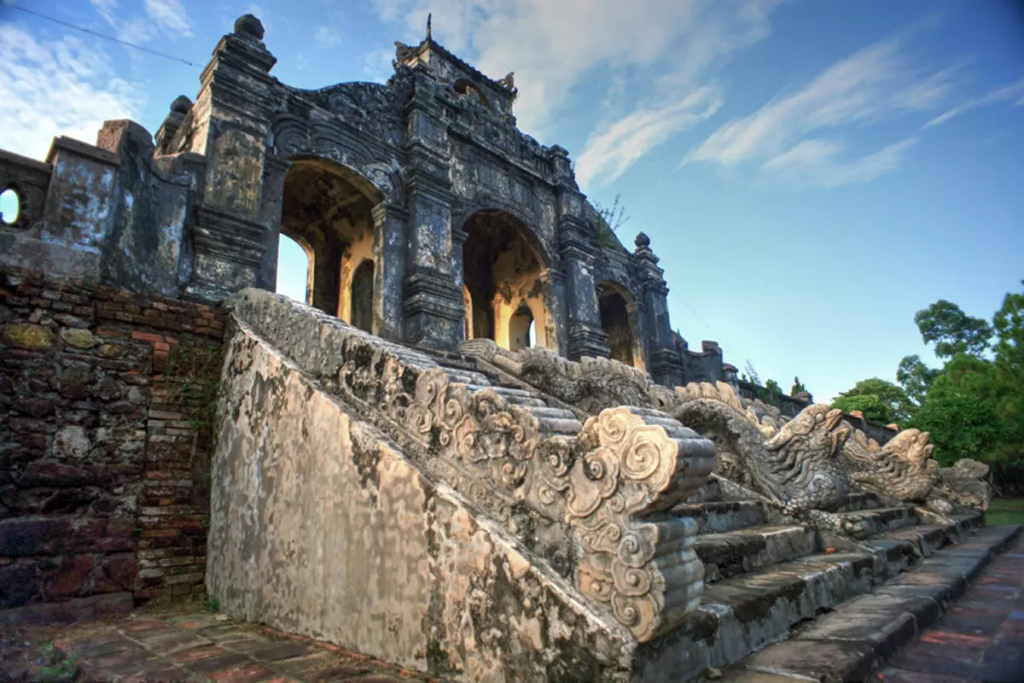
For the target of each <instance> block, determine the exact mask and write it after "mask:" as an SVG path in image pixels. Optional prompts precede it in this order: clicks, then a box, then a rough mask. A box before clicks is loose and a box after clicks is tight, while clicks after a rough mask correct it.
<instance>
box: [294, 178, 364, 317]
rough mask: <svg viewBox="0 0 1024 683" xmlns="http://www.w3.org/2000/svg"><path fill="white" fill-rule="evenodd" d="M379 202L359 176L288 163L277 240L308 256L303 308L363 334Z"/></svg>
mask: <svg viewBox="0 0 1024 683" xmlns="http://www.w3.org/2000/svg"><path fill="white" fill-rule="evenodd" d="M382 199H383V196H382V195H381V194H380V192H379V191H378V190H377V189H376V188H375V187H374V186H373V185H372V184H371V183H370V182H369V181H367V180H366V179H365V178H363V177H362V176H359V175H358V174H356V173H354V172H353V171H351V170H349V169H346V168H344V167H342V166H337V165H335V164H332V163H330V162H326V161H323V160H320V159H310V160H300V161H296V162H294V163H293V164H292V166H291V168H290V169H288V173H287V174H286V175H285V179H284V197H283V200H282V211H281V234H282V235H284V236H285V237H288V238H291V239H293V240H295V241H296V242H297V243H298V244H299V245H301V246H303V247H304V249H305V251H306V253H307V255H308V261H309V278H308V287H307V292H308V294H307V297H306V301H307V303H309V304H310V305H312V306H314V307H316V308H319V309H320V310H321V311H324V312H325V313H330V314H331V315H336V316H338V317H339V318H341V319H342V320H345V321H346V322H349V323H351V324H353V325H355V326H357V327H360V328H361V329H365V330H368V331H370V330H371V328H372V327H373V306H374V301H373V299H374V294H375V293H374V291H373V267H374V263H373V236H374V221H373V214H372V210H373V207H374V206H375V205H377V204H378V203H379V202H380V201H382ZM367 264H368V265H367ZM281 266H282V263H281V261H280V260H279V262H278V267H279V268H280V267H281ZM360 269H362V270H360ZM367 272H368V274H369V279H368V280H367ZM357 297H359V303H355V300H356V298H357ZM353 306H355V309H353ZM357 317H358V320H356V318H357Z"/></svg>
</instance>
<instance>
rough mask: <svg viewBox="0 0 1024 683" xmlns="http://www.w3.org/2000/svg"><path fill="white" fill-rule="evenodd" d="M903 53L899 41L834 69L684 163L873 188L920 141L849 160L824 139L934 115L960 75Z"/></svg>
mask: <svg viewBox="0 0 1024 683" xmlns="http://www.w3.org/2000/svg"><path fill="white" fill-rule="evenodd" d="M901 48H902V44H901V40H900V39H897V38H894V39H891V40H886V41H882V42H879V43H875V44H873V45H870V46H868V47H866V48H864V49H862V50H860V51H858V52H856V53H854V54H852V55H850V56H849V57H847V58H845V59H843V60H841V61H839V62H837V63H836V64H833V65H832V66H830V67H829V68H827V69H826V70H825V71H823V72H822V73H821V74H820V75H819V76H818V77H817V78H815V79H814V80H813V81H811V82H810V83H809V84H807V85H806V86H805V87H803V88H802V89H800V90H797V91H796V92H793V93H792V94H789V95H786V96H782V97H777V98H775V99H774V100H772V101H771V102H769V103H767V104H765V105H764V106H763V107H761V108H760V109H759V110H758V111H756V112H755V113H753V114H751V115H750V116H747V117H746V118H742V119H738V120H734V121H730V122H728V123H726V124H725V125H723V126H721V127H720V128H718V130H716V131H714V132H713V133H712V134H711V135H710V136H708V138H707V139H706V140H704V142H703V143H701V144H700V145H699V146H698V147H697V148H696V149H694V150H692V151H691V152H690V153H689V154H688V155H687V156H686V158H685V159H684V163H688V162H699V161H703V162H708V163H712V164H716V165H719V166H723V167H734V166H738V165H741V164H746V163H756V164H759V166H760V168H761V169H762V170H763V171H765V172H780V173H784V174H786V175H796V174H798V173H802V174H804V175H806V176H807V179H809V180H813V181H814V182H816V184H819V185H825V186H836V185H842V184H846V183H856V182H868V181H869V180H872V179H874V178H877V177H878V176H879V175H882V174H883V173H887V172H889V171H892V170H894V169H895V168H897V167H898V166H899V164H900V162H901V161H902V159H903V157H904V153H905V152H906V150H907V149H909V148H910V147H911V146H912V145H913V144H915V142H916V140H915V139H907V140H904V141H902V142H897V143H894V144H891V145H888V146H886V147H884V148H882V149H880V150H878V151H875V152H872V153H870V154H867V155H863V156H858V154H857V152H851V153H850V154H847V155H846V156H845V157H844V155H843V152H844V151H846V150H845V149H844V147H843V146H842V145H841V144H840V143H839V142H837V141H835V140H829V139H827V138H825V137H823V136H822V135H823V134H826V133H829V132H831V133H833V134H834V133H837V132H838V131H840V130H842V129H852V128H855V127H862V126H864V125H867V124H869V123H874V122H877V121H880V120H883V119H887V118H893V117H896V116H899V115H902V114H906V113H908V112H923V111H927V110H930V109H934V108H935V107H936V106H937V105H938V104H939V103H940V102H941V101H942V100H943V99H944V98H946V97H947V96H948V93H949V91H950V88H951V86H952V83H953V80H954V76H955V71H956V70H955V69H944V70H938V71H934V70H933V71H926V70H922V69H920V68H917V67H914V66H913V65H912V64H911V63H910V61H909V60H908V59H907V58H906V57H905V56H904V55H903V53H902V49H901ZM851 157H852V158H851Z"/></svg>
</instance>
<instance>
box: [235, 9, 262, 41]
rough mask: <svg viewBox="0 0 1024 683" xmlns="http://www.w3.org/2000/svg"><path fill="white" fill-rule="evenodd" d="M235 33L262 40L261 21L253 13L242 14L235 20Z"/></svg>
mask: <svg viewBox="0 0 1024 683" xmlns="http://www.w3.org/2000/svg"><path fill="white" fill-rule="evenodd" d="M235 33H236V34H238V35H244V36H252V37H253V38H255V39H256V40H263V23H262V22H261V21H260V20H259V19H257V18H256V16H255V15H253V14H243V15H242V16H240V17H238V20H237V21H235Z"/></svg>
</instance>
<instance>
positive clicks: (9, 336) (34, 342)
mask: <svg viewBox="0 0 1024 683" xmlns="http://www.w3.org/2000/svg"><path fill="white" fill-rule="evenodd" d="M0 340H2V341H3V342H4V343H5V344H9V345H11V346H14V347H16V348H19V349H27V350H29V351H38V350H40V349H48V348H50V347H51V346H53V344H54V341H55V338H54V336H53V332H51V331H50V330H48V329H47V328H45V327H43V326H42V325H33V324H31V323H21V324H15V325H7V326H6V327H4V330H3V333H2V334H0Z"/></svg>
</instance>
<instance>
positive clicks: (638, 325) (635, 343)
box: [626, 301, 648, 369]
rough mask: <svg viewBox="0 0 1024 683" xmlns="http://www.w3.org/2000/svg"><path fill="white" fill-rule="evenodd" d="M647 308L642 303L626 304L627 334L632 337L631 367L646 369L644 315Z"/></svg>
mask: <svg viewBox="0 0 1024 683" xmlns="http://www.w3.org/2000/svg"><path fill="white" fill-rule="evenodd" d="M646 311H647V307H646V306H644V304H643V302H642V301H631V302H629V303H628V304H626V315H627V316H629V333H630V336H631V337H632V349H633V366H634V367H638V368H643V369H646V368H647V365H648V358H647V345H646V344H645V343H644V340H646V339H647V332H646V325H645V323H644V315H645V313H646Z"/></svg>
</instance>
